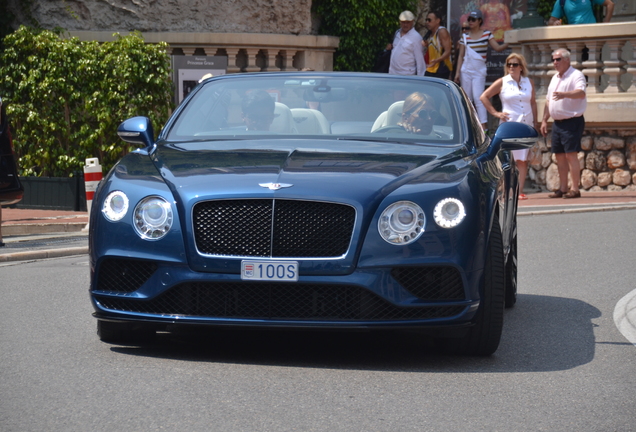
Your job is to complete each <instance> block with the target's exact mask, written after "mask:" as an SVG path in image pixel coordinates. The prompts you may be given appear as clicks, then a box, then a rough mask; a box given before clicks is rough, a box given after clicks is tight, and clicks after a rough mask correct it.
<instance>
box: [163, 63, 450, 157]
mask: <svg viewBox="0 0 636 432" xmlns="http://www.w3.org/2000/svg"><path fill="white" fill-rule="evenodd" d="M456 105H457V101H456V98H455V97H454V94H453V92H452V91H451V89H450V88H449V87H448V86H447V85H445V84H443V83H441V82H439V81H435V80H426V79H421V80H414V79H400V78H394V77H393V78H392V77H388V76H387V77H386V78H384V77H373V76H370V77H368V78H367V77H360V76H337V74H334V75H331V76H316V75H309V74H307V73H302V74H297V75H271V76H268V75H266V74H263V75H253V76H250V77H236V79H232V78H223V79H219V80H211V81H208V82H206V83H204V84H202V85H201V86H200V87H199V88H198V89H197V91H196V92H195V94H194V95H193V97H192V98H190V99H189V100H188V101H187V105H186V106H184V107H182V110H181V112H180V113H179V115H178V118H177V119H176V121H175V122H174V123H173V124H172V125H171V126H170V129H169V130H168V133H167V136H166V139H167V140H168V141H181V142H183V141H192V140H209V139H224V138H233V139H236V138H239V139H240V138H243V137H245V138H247V137H250V138H253V137H254V135H278V136H285V137H300V136H303V137H307V136H318V137H320V138H321V139H325V138H327V139H329V138H331V139H372V140H388V141H400V142H404V141H406V142H409V141H412V142H413V143H418V142H425V143H439V144H443V145H449V144H458V143H460V142H461V141H460V140H461V137H460V136H459V135H460V130H461V128H460V127H459V125H460V124H461V120H460V118H461V117H460V114H459V112H458V110H457V106H456Z"/></svg>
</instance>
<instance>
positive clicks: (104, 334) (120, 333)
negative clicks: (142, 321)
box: [97, 320, 156, 344]
mask: <svg viewBox="0 0 636 432" xmlns="http://www.w3.org/2000/svg"><path fill="white" fill-rule="evenodd" d="M97 336H99V339H100V340H101V341H102V342H109V343H117V344H130V343H138V344H140V343H151V342H153V341H154V340H155V336H156V332H155V330H154V329H153V328H150V327H146V326H139V325H131V324H129V323H118V322H111V321H102V320H97Z"/></svg>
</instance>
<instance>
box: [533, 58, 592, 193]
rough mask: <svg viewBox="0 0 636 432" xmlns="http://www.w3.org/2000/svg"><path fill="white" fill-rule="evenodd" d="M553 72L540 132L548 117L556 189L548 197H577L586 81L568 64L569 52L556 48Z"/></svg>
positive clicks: (542, 131) (545, 127)
mask: <svg viewBox="0 0 636 432" xmlns="http://www.w3.org/2000/svg"><path fill="white" fill-rule="evenodd" d="M552 64H553V65H554V68H555V69H556V71H557V73H556V74H555V75H554V76H553V77H552V81H550V85H549V87H548V94H547V97H546V102H545V109H544V110H543V121H542V122H541V134H542V135H543V136H546V135H547V133H548V123H547V122H548V119H549V118H550V117H552V118H553V119H554V123H553V124H552V153H554V155H555V157H556V160H557V168H558V170H559V183H560V188H559V189H558V190H556V191H554V193H551V194H550V195H548V196H549V197H550V198H579V197H580V196H581V192H580V191H579V183H580V181H581V166H580V164H579V158H578V152H580V151H581V137H582V136H583V131H584V130H585V118H584V117H583V113H585V109H586V108H587V99H586V94H585V89H586V86H587V83H586V81H585V75H583V73H581V71H579V70H576V69H574V68H573V67H572V66H570V52H569V51H568V50H566V49H564V48H559V49H557V50H555V51H554V52H553V53H552ZM568 172H569V173H570V175H571V176H572V190H570V191H568Z"/></svg>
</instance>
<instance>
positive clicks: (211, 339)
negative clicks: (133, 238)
mask: <svg viewBox="0 0 636 432" xmlns="http://www.w3.org/2000/svg"><path fill="white" fill-rule="evenodd" d="M600 315H601V313H600V311H599V310H598V309H596V308H595V307H593V306H591V305H589V304H587V303H585V302H582V301H580V300H574V299H568V298H561V297H548V296H538V295H519V300H518V302H517V305H516V306H515V307H514V308H513V309H510V310H508V311H506V315H505V319H506V323H505V325H504V334H503V337H502V341H501V344H500V346H499V350H498V351H497V352H496V353H495V354H494V355H493V356H491V357H487V358H480V357H453V356H447V355H444V354H443V353H441V352H440V351H439V350H438V349H437V348H436V346H435V344H434V343H433V341H432V340H430V339H428V338H425V337H422V336H421V335H419V334H417V333H410V332H380V331H373V332H335V331H289V330H274V331H264V330H216V329H214V330H205V331H201V330H198V331H196V332H187V333H178V334H169V333H160V334H159V335H158V338H157V342H156V343H154V344H152V345H148V346H140V347H137V346H134V347H128V346H126V347H123V346H114V347H112V348H111V349H112V350H113V351H115V352H118V353H121V354H128V355H136V356H147V357H159V358H169V359H174V360H182V361H197V362H201V361H207V362H218V363H238V364H258V365H272V366H283V367H309V368H336V369H362V370H382V371H411V372H429V373H430V372H454V373H457V372H468V373H472V372H491V373H492V372H537V371H555V370H565V369H571V368H574V367H577V366H580V365H583V364H586V363H588V362H590V361H591V360H592V359H593V358H594V351H595V338H594V331H593V330H594V327H595V324H593V323H592V320H593V319H594V318H598V317H600Z"/></svg>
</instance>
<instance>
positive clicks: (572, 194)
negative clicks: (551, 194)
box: [563, 191, 581, 198]
mask: <svg viewBox="0 0 636 432" xmlns="http://www.w3.org/2000/svg"><path fill="white" fill-rule="evenodd" d="M563 198H581V192H580V191H570V192H568V193H566V194H565V195H563Z"/></svg>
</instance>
